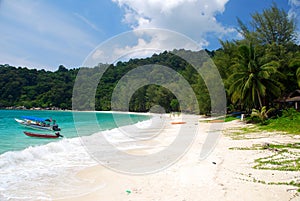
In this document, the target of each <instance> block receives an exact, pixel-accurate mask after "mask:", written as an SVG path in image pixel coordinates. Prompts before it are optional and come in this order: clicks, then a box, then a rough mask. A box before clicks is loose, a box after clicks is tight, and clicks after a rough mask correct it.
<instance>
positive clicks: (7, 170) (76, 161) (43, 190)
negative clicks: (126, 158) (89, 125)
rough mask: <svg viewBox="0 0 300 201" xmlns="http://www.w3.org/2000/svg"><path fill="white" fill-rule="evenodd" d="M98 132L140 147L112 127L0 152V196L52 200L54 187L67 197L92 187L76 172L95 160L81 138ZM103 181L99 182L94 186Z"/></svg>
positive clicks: (142, 125) (118, 142) (128, 146)
mask: <svg viewBox="0 0 300 201" xmlns="http://www.w3.org/2000/svg"><path fill="white" fill-rule="evenodd" d="M151 123H152V120H146V121H144V122H139V123H137V124H135V125H130V126H125V127H126V129H129V128H130V129H132V130H134V129H136V128H137V127H138V128H140V129H144V128H148V127H149V125H150V124H151ZM125 127H124V128H125ZM124 128H123V129H124ZM97 135H98V136H99V135H104V136H105V138H106V139H107V140H108V141H110V142H111V143H113V144H114V145H121V144H123V146H120V147H119V149H120V150H128V149H134V148H137V147H139V148H140V146H138V145H136V144H135V143H134V139H132V138H128V136H126V135H124V132H122V129H120V128H115V129H112V130H107V131H102V132H99V133H96V134H94V135H92V136H84V137H77V138H71V139H67V138H66V139H62V140H60V141H56V142H51V143H48V144H46V145H40V146H34V147H28V148H26V149H24V150H21V151H10V152H6V153H4V154H2V155H0V200H22V201H25V200H51V199H52V198H51V197H50V193H51V192H52V193H53V192H54V191H55V194H56V195H58V196H60V195H61V196H63V197H70V196H76V195H81V194H85V193H87V192H86V191H87V190H88V191H93V190H95V189H94V188H95V185H94V184H93V183H91V182H90V181H83V180H80V179H78V178H77V176H76V174H77V173H78V172H79V171H80V170H82V169H84V168H87V167H90V166H93V165H96V164H98V162H97V161H95V160H94V159H93V158H92V157H91V156H90V155H89V153H88V151H87V149H86V147H85V145H84V144H83V139H85V138H87V139H88V138H91V139H92V138H93V137H97ZM103 185H105V184H98V185H97V188H101V186H103ZM58 198H61V197H58Z"/></svg>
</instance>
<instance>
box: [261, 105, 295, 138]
mask: <svg viewBox="0 0 300 201" xmlns="http://www.w3.org/2000/svg"><path fill="white" fill-rule="evenodd" d="M299 122H300V113H299V112H297V111H296V110H295V109H288V110H285V111H283V115H282V116H281V117H278V118H276V119H269V120H267V125H265V126H261V129H263V130H269V131H282V132H286V133H290V134H299V133H300V124H299Z"/></svg>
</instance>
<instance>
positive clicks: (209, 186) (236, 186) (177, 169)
mask: <svg viewBox="0 0 300 201" xmlns="http://www.w3.org/2000/svg"><path fill="white" fill-rule="evenodd" d="M197 118H198V119H199V118H200V117H197ZM176 120H177V121H179V120H180V119H179V120H178V119H174V117H168V118H167V123H166V126H165V127H164V130H163V131H162V132H161V135H160V136H159V137H161V139H160V142H158V141H157V139H155V138H154V139H151V142H150V141H149V142H146V144H148V145H156V143H160V146H159V147H160V148H161V147H162V146H161V145H162V144H163V143H166V144H168V143H169V139H173V138H172V137H174V136H173V135H175V134H176V132H175V131H176V129H178V127H179V126H180V125H172V124H171V122H172V121H176ZM189 124H193V125H194V124H195V122H194V121H192V120H191V121H189V120H187V121H186V125H189ZM196 124H197V126H198V128H199V129H198V131H197V132H198V133H197V136H196V138H195V140H194V141H193V143H192V146H191V147H190V149H189V150H188V151H187V152H186V153H185V155H184V156H183V157H181V158H180V159H179V160H178V161H177V162H176V163H175V164H173V165H172V166H170V167H168V168H165V169H162V170H160V171H157V172H155V173H151V174H144V175H143V174H141V175H132V174H125V173H120V172H115V171H113V170H111V169H109V168H106V167H104V166H102V165H100V164H99V165H95V166H92V167H88V168H86V169H84V170H82V171H80V172H79V173H78V174H76V178H77V180H78V181H79V182H82V183H84V182H88V183H89V185H88V186H87V187H86V191H83V192H86V193H82V194H81V195H76V196H74V197H72V196H68V197H64V195H62V194H57V193H56V192H55V190H54V189H52V190H53V191H51V190H50V194H51V197H52V199H53V200H58V201H77V200H78V201H96V200H103V201H120V200H122V201H141V200H145V201H158V200H161V201H199V200H205V201H215V200H224V201H235V200H239V201H247V200H249V201H250V200H251V201H252V200H256V201H265V200H274V201H275V200H300V197H299V194H298V193H297V188H296V187H293V186H290V185H270V184H269V183H270V182H289V181H291V180H292V179H294V180H295V179H296V180H298V179H300V173H299V172H296V171H275V170H258V169H254V168H252V167H253V166H254V160H255V159H257V158H260V157H264V156H268V155H270V154H273V151H272V150H268V149H266V150H238V149H230V148H233V147H251V146H252V145H253V144H263V143H266V142H267V143H272V142H277V143H278V142H290V141H291V142H292V141H295V139H293V138H292V137H289V136H282V135H274V134H272V135H270V134H268V133H261V134H259V135H260V136H259V137H258V138H254V139H242V140H233V139H231V138H230V137H229V136H228V135H226V133H227V132H229V131H228V130H230V129H233V128H235V127H243V126H246V125H245V124H244V123H243V122H240V121H239V120H236V121H232V122H228V123H223V131H222V134H221V135H220V137H219V138H218V141H217V145H216V147H215V148H214V149H213V151H212V153H210V154H209V155H208V157H206V158H205V159H203V160H201V159H200V152H201V148H202V145H203V143H204V141H205V139H206V137H207V135H209V134H210V132H209V131H210V130H211V128H212V127H211V126H212V125H213V124H220V123H207V122H199V121H198V122H196ZM161 143H162V144H161ZM153 150H155V146H154V148H153V149H152V148H150V149H149V148H147V149H144V150H143V149H137V150H131V151H129V153H130V154H140V155H143V154H146V153H151V152H153ZM91 186H92V188H91ZM83 188H84V187H83ZM74 194H75V192H74Z"/></svg>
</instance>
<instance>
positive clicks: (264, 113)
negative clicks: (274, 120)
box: [251, 106, 275, 124]
mask: <svg viewBox="0 0 300 201" xmlns="http://www.w3.org/2000/svg"><path fill="white" fill-rule="evenodd" d="M273 111H275V109H274V108H270V109H268V110H267V107H266V106H263V107H262V109H261V110H260V111H259V110H257V109H252V113H251V118H255V117H257V119H258V120H259V123H261V124H266V120H267V119H268V118H269V114H270V113H272V112H273Z"/></svg>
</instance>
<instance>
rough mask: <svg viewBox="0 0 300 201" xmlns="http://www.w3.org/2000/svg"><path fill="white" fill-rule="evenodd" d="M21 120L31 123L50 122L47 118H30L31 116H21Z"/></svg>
mask: <svg viewBox="0 0 300 201" xmlns="http://www.w3.org/2000/svg"><path fill="white" fill-rule="evenodd" d="M22 118H23V119H27V120H31V121H38V122H44V121H49V122H51V121H52V120H51V119H49V118H41V117H32V116H22Z"/></svg>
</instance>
